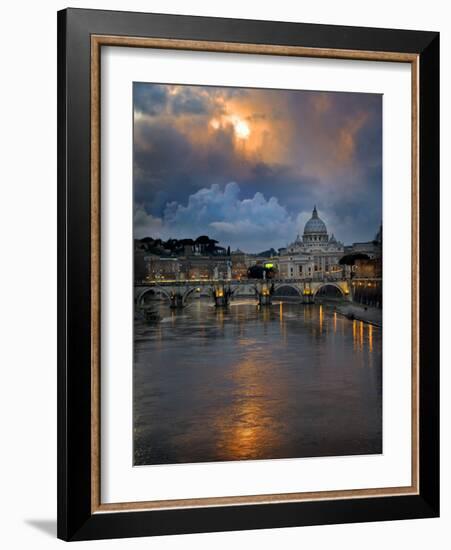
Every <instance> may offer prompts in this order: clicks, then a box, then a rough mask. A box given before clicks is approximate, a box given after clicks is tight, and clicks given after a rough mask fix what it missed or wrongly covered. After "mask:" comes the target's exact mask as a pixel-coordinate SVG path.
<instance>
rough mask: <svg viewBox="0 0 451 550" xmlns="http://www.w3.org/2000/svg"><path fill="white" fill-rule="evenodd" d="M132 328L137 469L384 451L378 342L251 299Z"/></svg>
mask: <svg viewBox="0 0 451 550" xmlns="http://www.w3.org/2000/svg"><path fill="white" fill-rule="evenodd" d="M155 305H156V307H157V309H158V311H159V315H160V320H159V321H153V322H144V321H140V320H137V321H135V338H134V376H133V392H134V396H133V403H134V411H133V417H134V442H133V445H134V463H135V465H145V464H173V463H183V462H185V463H193V462H210V461H226V460H247V459H274V458H294V457H319V456H343V455H356V454H374V453H381V452H382V331H381V329H380V328H378V327H375V326H372V325H368V324H365V323H363V322H360V321H352V320H349V319H347V318H345V317H343V316H341V315H340V314H339V313H337V312H335V311H334V305H333V304H330V305H327V304H323V305H321V304H315V305H302V304H298V303H293V302H289V301H280V302H276V301H274V303H273V304H272V305H271V306H265V307H261V308H258V306H257V305H256V304H255V303H254V302H253V301H252V300H242V301H236V302H232V303H231V305H230V306H229V307H228V308H227V309H223V308H215V307H214V306H212V305H211V304H210V303H209V302H208V301H204V300H202V299H196V300H193V302H192V303H191V304H190V305H189V306H188V307H186V308H184V309H182V310H170V309H169V307H168V306H167V304H165V303H164V302H161V303H160V302H156V303H155Z"/></svg>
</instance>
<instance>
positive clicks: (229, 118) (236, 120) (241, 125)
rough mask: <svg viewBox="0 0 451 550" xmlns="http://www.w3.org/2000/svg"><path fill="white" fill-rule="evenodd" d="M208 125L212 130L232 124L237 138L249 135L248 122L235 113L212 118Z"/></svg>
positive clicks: (244, 137)
mask: <svg viewBox="0 0 451 550" xmlns="http://www.w3.org/2000/svg"><path fill="white" fill-rule="evenodd" d="M210 126H211V127H212V128H213V129H214V130H219V128H221V127H222V128H223V127H224V126H232V127H233V131H234V133H235V137H236V138H237V139H247V138H248V137H249V136H250V135H251V129H250V128H249V124H248V123H247V122H246V121H245V120H243V119H242V118H240V117H239V116H237V115H224V116H222V117H221V118H220V119H218V118H212V119H211V120H210Z"/></svg>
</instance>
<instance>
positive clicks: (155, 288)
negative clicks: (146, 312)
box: [136, 285, 171, 306]
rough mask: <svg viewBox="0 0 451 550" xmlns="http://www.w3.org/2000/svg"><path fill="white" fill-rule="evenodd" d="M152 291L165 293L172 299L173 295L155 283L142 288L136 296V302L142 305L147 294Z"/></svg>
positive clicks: (164, 294)
mask: <svg viewBox="0 0 451 550" xmlns="http://www.w3.org/2000/svg"><path fill="white" fill-rule="evenodd" d="M150 292H153V293H154V294H157V293H160V294H163V296H165V297H166V298H167V299H168V300H169V301H170V300H171V295H170V293H169V292H168V291H167V290H166V289H165V288H163V287H161V286H158V285H155V286H151V287H149V288H145V289H143V290H141V292H140V293H139V294H138V296H137V297H136V304H137V305H138V306H142V305H143V304H144V296H145V295H146V294H149V293H150Z"/></svg>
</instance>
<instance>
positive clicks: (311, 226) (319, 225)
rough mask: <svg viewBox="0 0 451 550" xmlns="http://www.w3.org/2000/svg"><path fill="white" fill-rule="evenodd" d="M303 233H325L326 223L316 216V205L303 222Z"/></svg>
mask: <svg viewBox="0 0 451 550" xmlns="http://www.w3.org/2000/svg"><path fill="white" fill-rule="evenodd" d="M304 235H327V227H326V224H325V223H324V222H323V220H322V219H321V218H319V217H318V212H317V210H316V206H315V208H314V209H313V212H312V217H311V218H310V219H309V221H308V222H307V223H306V224H305V227H304Z"/></svg>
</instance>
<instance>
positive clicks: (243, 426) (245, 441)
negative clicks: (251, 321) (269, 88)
mask: <svg viewBox="0 0 451 550" xmlns="http://www.w3.org/2000/svg"><path fill="white" fill-rule="evenodd" d="M255 343H256V342H255ZM264 359H265V358H264V354H263V350H258V349H254V350H248V352H247V353H246V357H245V358H244V359H243V360H242V361H240V362H239V363H237V364H236V365H235V367H234V372H233V374H232V380H233V383H234V385H235V386H236V387H237V390H236V394H235V396H234V400H233V406H232V407H231V408H229V409H228V410H227V414H221V415H218V416H217V417H216V421H215V432H216V433H217V434H218V443H217V447H218V450H219V451H220V453H221V455H223V456H233V457H234V458H235V460H243V459H246V458H252V457H254V458H255V457H258V456H260V455H261V454H262V452H263V451H264V449H265V448H266V447H267V446H268V445H271V446H272V445H274V443H275V442H276V441H277V438H278V433H279V426H278V423H277V422H274V419H273V418H272V417H270V416H268V409H267V407H268V402H267V399H265V398H262V397H264V396H267V397H268V396H270V395H271V388H270V387H268V385H267V384H266V383H265V378H264V377H262V375H261V370H262V368H261V362H262V361H264Z"/></svg>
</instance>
